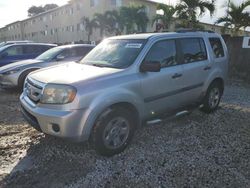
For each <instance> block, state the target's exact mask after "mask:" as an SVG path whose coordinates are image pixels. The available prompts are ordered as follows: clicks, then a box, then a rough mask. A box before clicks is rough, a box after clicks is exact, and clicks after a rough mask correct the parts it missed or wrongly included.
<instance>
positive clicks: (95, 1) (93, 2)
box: [90, 0, 98, 7]
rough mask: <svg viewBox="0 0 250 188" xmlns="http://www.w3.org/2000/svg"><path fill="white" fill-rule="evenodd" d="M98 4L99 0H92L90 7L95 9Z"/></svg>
mask: <svg viewBox="0 0 250 188" xmlns="http://www.w3.org/2000/svg"><path fill="white" fill-rule="evenodd" d="M97 4H98V0H90V7H95V6H96V5H97Z"/></svg>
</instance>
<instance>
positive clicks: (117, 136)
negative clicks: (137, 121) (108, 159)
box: [103, 117, 129, 149]
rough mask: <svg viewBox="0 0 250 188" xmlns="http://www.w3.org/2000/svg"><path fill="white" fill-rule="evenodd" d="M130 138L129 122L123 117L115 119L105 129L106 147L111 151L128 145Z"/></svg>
mask: <svg viewBox="0 0 250 188" xmlns="http://www.w3.org/2000/svg"><path fill="white" fill-rule="evenodd" d="M128 136H129V122H128V121H127V120H126V119H125V118H123V117H115V118H113V119H112V120H110V121H109V123H108V125H107V126H106V128H105V129H104V133H103V140H104V145H105V146H106V147H107V148H109V149H117V148H119V147H121V146H122V145H123V144H124V143H126V141H127V139H128Z"/></svg>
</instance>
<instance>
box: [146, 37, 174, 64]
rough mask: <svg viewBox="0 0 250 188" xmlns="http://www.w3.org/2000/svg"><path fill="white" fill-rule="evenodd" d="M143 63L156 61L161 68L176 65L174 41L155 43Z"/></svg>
mask: <svg viewBox="0 0 250 188" xmlns="http://www.w3.org/2000/svg"><path fill="white" fill-rule="evenodd" d="M144 61H151V62H152V61H158V62H160V64H161V67H162V68H164V67H170V66H174V65H177V64H178V61H177V53H176V43H175V40H164V41H159V42H156V43H155V44H154V45H153V46H152V47H151V49H150V50H149V52H148V54H147V55H146V58H145V60H144Z"/></svg>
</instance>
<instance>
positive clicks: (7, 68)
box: [0, 59, 43, 73]
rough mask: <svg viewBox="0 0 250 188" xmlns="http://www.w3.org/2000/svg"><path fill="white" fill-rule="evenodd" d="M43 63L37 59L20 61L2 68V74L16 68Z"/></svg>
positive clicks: (0, 68)
mask: <svg viewBox="0 0 250 188" xmlns="http://www.w3.org/2000/svg"><path fill="white" fill-rule="evenodd" d="M41 62H43V61H41V60H37V59H29V60H24V61H18V62H15V63H10V64H8V65H5V66H3V67H0V73H2V72H5V71H9V70H13V69H16V68H22V67H24V66H26V65H30V64H35V63H41Z"/></svg>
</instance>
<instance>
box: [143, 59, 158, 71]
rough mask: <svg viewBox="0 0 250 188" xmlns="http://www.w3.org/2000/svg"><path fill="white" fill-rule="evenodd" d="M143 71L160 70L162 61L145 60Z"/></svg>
mask: <svg viewBox="0 0 250 188" xmlns="http://www.w3.org/2000/svg"><path fill="white" fill-rule="evenodd" d="M140 71H141V72H160V71H161V63H160V62H159V61H144V62H143V63H142V64H141V66H140Z"/></svg>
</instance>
